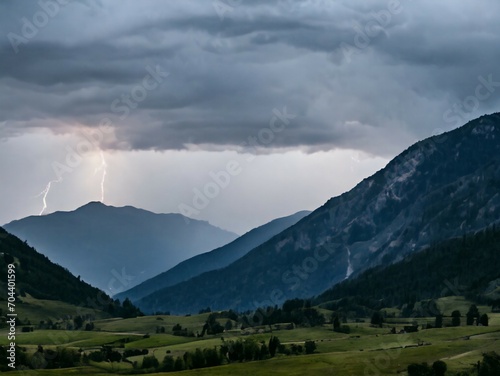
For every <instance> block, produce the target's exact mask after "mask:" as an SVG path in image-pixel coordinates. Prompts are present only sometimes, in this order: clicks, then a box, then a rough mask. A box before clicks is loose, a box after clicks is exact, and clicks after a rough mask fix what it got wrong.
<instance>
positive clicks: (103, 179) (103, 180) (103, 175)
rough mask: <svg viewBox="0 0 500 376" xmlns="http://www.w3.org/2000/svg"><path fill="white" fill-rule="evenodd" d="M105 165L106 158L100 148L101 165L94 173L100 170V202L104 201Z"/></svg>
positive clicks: (106, 165)
mask: <svg viewBox="0 0 500 376" xmlns="http://www.w3.org/2000/svg"><path fill="white" fill-rule="evenodd" d="M107 167H108V164H107V163H106V159H105V158H104V153H103V152H102V150H101V165H100V166H99V167H97V168H96V169H95V171H94V174H96V173H97V172H99V171H102V177H101V202H102V203H104V183H105V182H106V174H107Z"/></svg>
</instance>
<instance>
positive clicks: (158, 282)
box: [115, 211, 310, 301]
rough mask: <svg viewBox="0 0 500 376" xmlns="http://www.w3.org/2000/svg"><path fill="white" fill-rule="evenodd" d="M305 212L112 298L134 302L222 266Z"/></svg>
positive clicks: (305, 212)
mask: <svg viewBox="0 0 500 376" xmlns="http://www.w3.org/2000/svg"><path fill="white" fill-rule="evenodd" d="M308 214H310V212H309V211H300V212H297V213H295V214H292V215H290V216H287V217H282V218H277V219H274V220H272V221H271V222H268V223H266V224H264V225H262V226H259V227H257V228H255V229H252V230H250V231H248V232H247V233H245V234H244V235H242V236H240V237H239V238H237V239H235V240H234V241H232V242H231V243H229V244H226V245H224V246H222V247H219V248H216V249H214V250H212V251H210V252H206V253H202V254H199V255H196V256H194V257H192V258H190V259H188V260H184V261H182V262H181V263H179V264H177V265H176V266H174V267H173V268H171V269H169V270H168V271H165V272H163V273H160V274H159V275H157V276H155V277H153V278H151V279H149V280H147V281H144V282H143V283H141V284H140V285H137V286H135V287H133V288H131V289H129V290H127V291H124V292H122V293H119V294H117V295H115V297H116V298H118V299H123V298H125V297H128V298H129V299H131V300H132V301H136V300H137V299H139V298H141V297H144V296H146V295H149V294H150V293H152V292H154V291H156V290H159V289H161V288H164V287H168V286H172V285H174V284H176V283H179V282H182V281H184V280H188V279H189V278H192V277H195V276H196V275H199V274H202V273H204V272H207V271H210V270H216V269H220V268H222V267H225V266H227V265H229V264H230V263H232V262H234V261H236V260H237V259H239V258H240V257H242V256H244V255H245V254H246V253H247V252H248V251H250V250H251V249H253V248H254V247H256V246H257V245H259V244H261V243H263V242H264V241H266V240H268V239H269V238H270V237H272V236H273V235H276V234H277V233H278V232H281V231H282V230H284V229H285V228H287V227H289V226H291V225H292V224H295V223H296V222H297V221H299V220H301V219H302V218H304V217H305V216H306V215H308Z"/></svg>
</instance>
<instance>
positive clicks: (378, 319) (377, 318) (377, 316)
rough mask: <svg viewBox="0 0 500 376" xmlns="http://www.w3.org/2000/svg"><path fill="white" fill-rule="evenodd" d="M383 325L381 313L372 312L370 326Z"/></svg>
mask: <svg viewBox="0 0 500 376" xmlns="http://www.w3.org/2000/svg"><path fill="white" fill-rule="evenodd" d="M383 323H384V316H382V313H380V312H379V311H376V312H373V315H372V319H371V324H372V325H375V326H379V327H382V324H383Z"/></svg>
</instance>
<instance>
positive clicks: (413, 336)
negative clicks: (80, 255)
mask: <svg viewBox="0 0 500 376" xmlns="http://www.w3.org/2000/svg"><path fill="white" fill-rule="evenodd" d="M444 299H445V301H443V302H441V303H442V304H443V306H446V307H447V308H450V309H451V308H453V309H455V308H456V307H458V308H459V309H461V310H462V312H466V310H467V308H468V306H469V305H470V302H467V301H466V300H465V299H463V298H460V297H454V298H444ZM32 303H35V302H32ZM54 304H55V303H54ZM65 308H69V307H65ZM479 308H480V309H481V312H487V311H486V309H487V307H481V306H480V307H479ZM322 313H323V314H325V316H327V317H328V313H329V312H327V311H326V310H322ZM488 315H489V317H490V325H489V326H487V327H486V326H464V324H465V323H464V322H462V326H460V327H446V328H441V329H426V330H419V331H418V332H416V333H407V334H390V329H391V328H392V327H393V326H395V327H396V329H397V331H398V332H399V330H400V329H402V328H403V326H404V325H405V324H406V325H408V324H411V323H413V322H414V320H413V319H401V318H399V319H388V320H387V323H386V324H385V325H384V327H382V328H376V327H372V326H371V325H370V324H369V321H370V320H369V319H367V318H365V319H364V322H348V323H347V325H349V327H350V333H349V334H343V333H337V332H334V331H333V330H332V326H331V324H325V325H324V326H322V327H313V328H295V329H291V330H287V329H281V330H273V331H272V332H271V331H270V328H269V327H266V328H260V329H261V330H260V333H259V330H258V329H259V328H256V329H255V330H254V331H255V333H253V334H243V333H245V332H246V331H242V330H240V329H235V330H230V331H227V332H225V333H222V334H220V335H218V336H208V335H206V336H205V337H203V338H197V337H182V336H174V335H172V334H171V333H172V328H173V326H174V325H176V324H179V325H181V326H182V327H185V328H188V329H189V330H190V331H193V332H195V333H196V332H201V330H202V327H203V324H204V323H205V321H206V319H207V317H208V314H201V315H193V316H146V317H138V318H133V319H101V320H96V321H95V322H94V324H95V327H94V330H92V331H74V330H36V329H35V331H33V332H29V333H18V337H17V344H18V345H20V346H23V347H26V348H27V349H28V352H30V353H34V352H35V351H36V349H37V346H38V345H43V346H44V348H56V347H60V346H62V347H68V348H74V349H81V350H82V351H84V352H86V353H87V352H90V351H92V350H95V349H99V348H100V347H101V346H103V345H108V346H111V347H113V348H114V349H116V350H117V351H119V352H123V351H125V350H126V349H147V350H148V355H149V356H151V355H153V356H154V357H156V358H157V359H158V360H159V361H160V363H161V361H162V360H163V358H164V357H165V355H166V354H169V355H171V356H174V357H177V356H182V355H183V354H184V353H185V352H186V351H190V352H194V351H195V349H197V348H200V349H204V348H219V346H220V345H221V344H222V339H221V337H223V338H224V339H225V340H231V339H233V340H236V339H238V338H244V339H247V338H252V339H255V340H256V341H258V342H260V341H264V342H266V343H267V342H268V341H269V338H270V337H271V335H274V336H277V337H278V338H279V339H280V341H281V343H282V344H286V345H290V344H301V345H303V344H304V342H305V341H306V340H310V341H315V343H316V346H317V349H316V351H315V353H314V354H310V355H302V354H301V355H284V354H277V355H276V356H275V357H274V358H271V359H268V360H262V361H252V362H243V363H232V364H228V365H223V366H219V367H212V368H204V369H196V370H189V371H183V372H178V373H175V372H173V373H168V374H172V375H175V374H182V375H257V376H258V375H269V374H270V370H272V374H274V375H287V376H292V375H304V374H307V375H356V376H359V375H393V374H399V375H405V374H406V367H407V366H408V364H411V363H421V362H427V363H430V364H432V363H433V362H434V361H436V360H443V361H445V362H446V363H447V365H448V370H449V372H448V374H450V375H451V374H454V372H455V371H460V370H465V369H469V368H471V367H472V365H473V364H475V363H477V361H478V360H480V359H481V358H482V353H484V352H488V351H496V352H499V353H500V314H497V313H488ZM391 320H392V322H391ZM221 321H222V323H224V322H225V321H226V319H221ZM417 321H419V322H425V321H429V322H432V321H433V318H427V319H426V318H424V319H418V320H417ZM463 321H465V319H464V318H463ZM158 327H164V328H165V333H157V328H158ZM282 327H283V328H284V327H286V325H283V326H282ZM6 336H7V332H6V331H5V329H4V330H2V331H1V332H0V338H1V342H0V343H1V344H4V343H5V342H6ZM143 357H144V356H143V355H138V356H132V357H130V358H128V360H129V361H131V362H137V364H138V366H139V367H140V365H141V363H142V359H143ZM306 370H307V371H306ZM132 371H133V367H132V364H131V363H124V362H111V363H109V362H108V363H106V362H103V363H95V362H91V363H90V365H89V366H85V367H77V368H70V369H60V370H49V369H47V370H36V371H35V370H27V371H14V372H11V373H10V374H11V375H72V374H74V375H80V376H84V375H108V374H116V373H131V372H132ZM149 374H151V375H160V374H163V375H165V374H167V373H149Z"/></svg>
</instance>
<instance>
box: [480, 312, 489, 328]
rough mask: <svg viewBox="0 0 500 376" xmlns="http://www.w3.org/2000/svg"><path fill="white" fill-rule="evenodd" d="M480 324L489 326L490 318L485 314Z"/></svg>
mask: <svg viewBox="0 0 500 376" xmlns="http://www.w3.org/2000/svg"><path fill="white" fill-rule="evenodd" d="M479 322H480V323H481V325H482V326H488V323H489V317H488V315H487V314H486V313H484V314H483V315H481V318H480V320H479Z"/></svg>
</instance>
